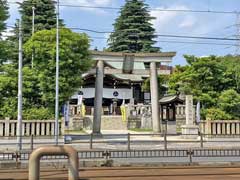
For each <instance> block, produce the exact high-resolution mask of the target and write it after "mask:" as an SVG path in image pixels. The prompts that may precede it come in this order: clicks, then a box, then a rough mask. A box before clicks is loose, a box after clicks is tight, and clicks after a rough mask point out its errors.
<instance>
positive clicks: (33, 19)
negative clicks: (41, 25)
mask: <svg viewBox="0 0 240 180" xmlns="http://www.w3.org/2000/svg"><path fill="white" fill-rule="evenodd" d="M34 26H35V7H34V6H33V7H32V36H33V35H34V32H35V27H34ZM33 61H34V49H33V52H32V68H33Z"/></svg>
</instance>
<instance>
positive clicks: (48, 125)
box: [46, 122, 50, 136]
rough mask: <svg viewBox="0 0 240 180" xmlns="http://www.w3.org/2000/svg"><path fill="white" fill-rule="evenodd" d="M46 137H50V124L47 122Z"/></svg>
mask: <svg viewBox="0 0 240 180" xmlns="http://www.w3.org/2000/svg"><path fill="white" fill-rule="evenodd" d="M46 131H47V132H46V135H47V136H49V135H50V122H47V127H46Z"/></svg>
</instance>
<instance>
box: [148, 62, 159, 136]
mask: <svg viewBox="0 0 240 180" xmlns="http://www.w3.org/2000/svg"><path fill="white" fill-rule="evenodd" d="M157 77H158V75H157V68H156V62H151V63H150V90H151V107H152V125H153V131H154V132H160V131H161V129H160V114H159V98H158V78H157Z"/></svg>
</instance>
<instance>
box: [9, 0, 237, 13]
mask: <svg viewBox="0 0 240 180" xmlns="http://www.w3.org/2000/svg"><path fill="white" fill-rule="evenodd" d="M8 3H9V4H21V3H19V2H13V1H9V2H8ZM25 4H29V5H35V3H30V2H25ZM59 6H60V7H70V8H89V9H105V10H121V7H111V6H88V5H74V4H64V3H60V4H59ZM149 10H152V11H165V12H182V13H213V14H237V13H239V11H217V10H210V9H208V10H191V9H160V8H151V7H150V8H149Z"/></svg>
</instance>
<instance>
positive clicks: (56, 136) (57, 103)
mask: <svg viewBox="0 0 240 180" xmlns="http://www.w3.org/2000/svg"><path fill="white" fill-rule="evenodd" d="M56 15H57V18H56V20H57V22H56V23H57V29H56V97H55V144H56V145H58V131H59V130H58V112H59V107H58V106H59V102H58V101H59V99H58V98H59V97H58V96H59V80H58V79H59V0H57V8H56Z"/></svg>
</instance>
